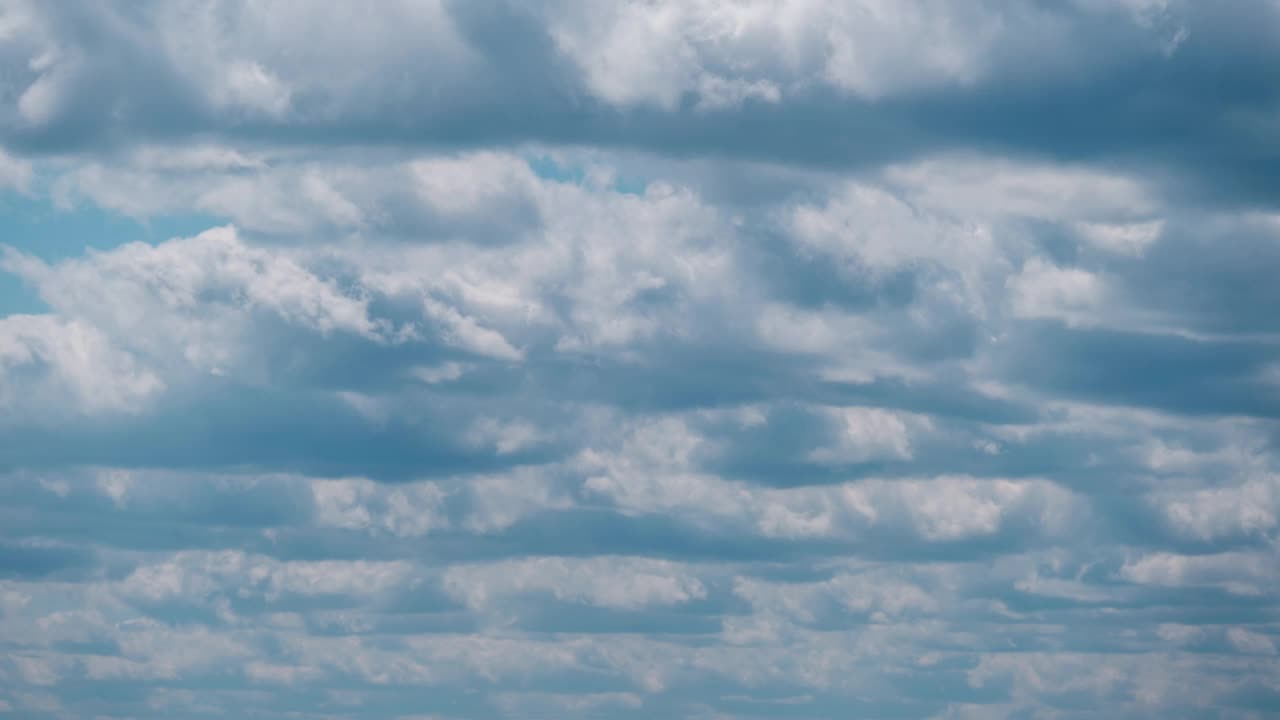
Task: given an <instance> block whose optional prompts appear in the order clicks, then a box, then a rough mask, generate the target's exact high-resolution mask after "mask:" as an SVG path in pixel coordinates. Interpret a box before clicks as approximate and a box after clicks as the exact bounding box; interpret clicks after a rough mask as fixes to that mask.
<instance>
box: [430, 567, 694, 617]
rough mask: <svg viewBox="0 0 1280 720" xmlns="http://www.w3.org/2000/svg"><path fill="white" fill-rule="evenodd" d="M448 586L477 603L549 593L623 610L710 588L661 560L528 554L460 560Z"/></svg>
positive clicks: (684, 598) (674, 601)
mask: <svg viewBox="0 0 1280 720" xmlns="http://www.w3.org/2000/svg"><path fill="white" fill-rule="evenodd" d="M444 587H445V590H446V591H447V592H449V594H451V595H453V596H454V597H456V598H457V599H458V600H460V601H462V602H465V603H466V604H467V605H468V606H470V607H475V608H484V607H486V606H488V605H490V604H492V603H495V602H502V600H503V599H504V598H506V597H507V596H511V595H521V594H525V593H547V594H550V595H551V596H553V597H555V598H556V599H559V600H564V601H567V602H579V603H586V604H589V605H596V606H599V607H607V608H617V609H622V610H636V609H640V608H644V607H648V606H651V605H678V604H682V603H687V602H690V601H693V600H698V599H701V598H704V597H706V594H707V590H706V588H705V586H704V585H703V584H702V583H701V582H700V581H699V580H698V578H697V576H696V575H695V574H694V573H692V572H691V571H690V569H689V568H687V567H682V566H679V565H676V564H673V563H669V562H664V561H661V560H650V559H640V558H610V557H593V558H589V559H581V560H579V559H570V558H529V559H524V560H518V561H508V562H501V563H494V564H490V565H466V566H455V567H452V568H449V569H448V570H446V571H445V573H444Z"/></svg>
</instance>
